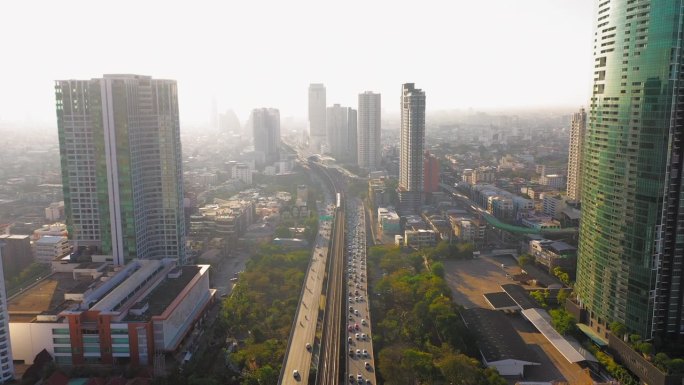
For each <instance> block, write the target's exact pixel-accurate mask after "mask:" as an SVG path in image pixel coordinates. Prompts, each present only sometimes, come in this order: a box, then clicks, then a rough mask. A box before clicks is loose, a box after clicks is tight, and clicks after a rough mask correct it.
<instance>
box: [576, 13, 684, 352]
mask: <svg viewBox="0 0 684 385" xmlns="http://www.w3.org/2000/svg"><path fill="white" fill-rule="evenodd" d="M682 6H683V4H682V1H681V0H659V1H656V0H653V1H648V0H646V1H645V0H604V1H600V2H599V6H598V14H597V19H596V21H597V29H596V33H595V36H594V85H593V92H592V98H591V105H590V111H589V121H588V125H587V132H586V137H585V141H584V154H583V156H582V171H581V173H582V192H581V200H582V221H581V225H580V241H579V256H578V267H577V268H578V270H577V287H576V292H577V295H578V299H579V301H580V303H581V305H582V306H583V307H584V308H585V309H586V310H587V311H588V312H589V314H590V317H591V325H592V326H593V327H594V328H595V329H597V330H600V331H605V329H606V327H607V325H610V323H611V322H613V321H617V322H621V323H623V324H624V325H626V326H627V328H628V329H629V330H630V331H631V332H633V333H638V334H640V335H642V336H643V337H645V338H656V339H659V338H661V339H662V338H667V339H671V338H673V337H676V338H681V335H682V333H684V329H683V328H684V323H683V322H682V320H683V313H682V287H681V277H682V254H683V253H684V199H683V198H684V197H683V196H682V194H683V189H682V178H681V177H682V160H683V159H684V152H683V151H682V139H684V135H683V132H682V131H683V127H682V123H683V120H682V119H683V114H684V110H683V109H682V107H683V105H682V100H684V99H683V98H682V89H681V86H680V84H681V81H682V75H681V74H682V71H681V65H682V53H681V48H680V46H681V42H682V33H683V32H682ZM661 341H662V340H661Z"/></svg>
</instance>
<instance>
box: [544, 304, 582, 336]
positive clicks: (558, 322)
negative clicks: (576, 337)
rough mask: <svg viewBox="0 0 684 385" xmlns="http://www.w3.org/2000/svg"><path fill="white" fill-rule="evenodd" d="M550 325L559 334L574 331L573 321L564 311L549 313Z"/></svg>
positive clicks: (554, 310)
mask: <svg viewBox="0 0 684 385" xmlns="http://www.w3.org/2000/svg"><path fill="white" fill-rule="evenodd" d="M549 314H550V315H551V324H552V325H553V327H554V328H555V329H556V330H557V331H558V333H560V334H568V333H570V332H572V331H574V330H575V327H576V326H575V319H574V318H573V317H572V315H570V313H568V312H567V311H566V310H565V309H553V310H551V311H549Z"/></svg>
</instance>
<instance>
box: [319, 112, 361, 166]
mask: <svg viewBox="0 0 684 385" xmlns="http://www.w3.org/2000/svg"><path fill="white" fill-rule="evenodd" d="M326 136H327V144H328V150H329V151H330V154H331V155H332V156H333V157H334V158H335V159H337V160H338V161H342V162H353V163H356V110H354V109H353V108H350V107H342V106H340V105H339V104H335V105H333V106H332V107H328V110H327V112H326Z"/></svg>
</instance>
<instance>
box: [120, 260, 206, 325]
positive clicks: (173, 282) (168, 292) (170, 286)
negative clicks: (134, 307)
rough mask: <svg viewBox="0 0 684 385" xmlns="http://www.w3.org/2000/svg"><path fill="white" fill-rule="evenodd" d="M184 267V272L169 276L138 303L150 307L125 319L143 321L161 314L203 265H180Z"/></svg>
mask: <svg viewBox="0 0 684 385" xmlns="http://www.w3.org/2000/svg"><path fill="white" fill-rule="evenodd" d="M179 267H180V268H181V269H182V273H181V275H180V277H178V278H169V277H168V276H167V277H166V278H164V280H163V281H162V282H161V283H159V284H158V285H157V287H155V288H154V289H153V290H152V291H151V292H150V294H148V295H147V296H146V297H145V298H142V299H141V300H140V301H138V302H137V303H142V304H144V303H147V304H149V308H148V309H147V311H146V312H145V313H144V314H142V315H140V316H136V315H133V314H131V313H129V314H128V315H127V316H126V317H125V318H124V321H143V320H148V319H150V318H151V317H153V316H157V315H161V314H162V313H163V312H164V311H165V310H166V308H168V307H169V305H171V303H172V302H173V300H174V299H176V297H178V296H179V295H180V294H181V292H182V291H183V289H185V287H186V286H187V285H188V284H189V283H190V281H192V279H193V278H194V277H195V275H197V272H199V271H200V269H201V268H202V266H179Z"/></svg>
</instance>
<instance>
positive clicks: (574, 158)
mask: <svg viewBox="0 0 684 385" xmlns="http://www.w3.org/2000/svg"><path fill="white" fill-rule="evenodd" d="M586 131H587V113H586V112H585V111H584V108H580V110H579V112H576V113H574V114H572V120H571V121H570V148H569V151H568V180H567V195H568V198H569V199H572V200H575V201H578V200H579V199H580V190H581V188H582V179H581V178H580V164H581V163H582V142H583V141H584V135H585V133H586Z"/></svg>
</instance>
